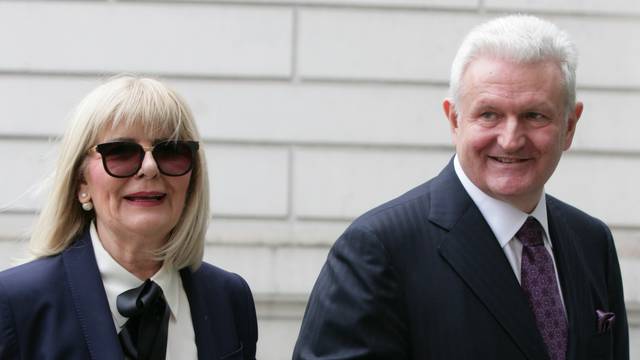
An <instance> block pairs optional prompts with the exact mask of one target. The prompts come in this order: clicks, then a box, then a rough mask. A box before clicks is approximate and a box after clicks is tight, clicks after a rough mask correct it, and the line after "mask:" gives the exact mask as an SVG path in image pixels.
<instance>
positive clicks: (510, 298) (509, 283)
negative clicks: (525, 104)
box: [429, 163, 548, 360]
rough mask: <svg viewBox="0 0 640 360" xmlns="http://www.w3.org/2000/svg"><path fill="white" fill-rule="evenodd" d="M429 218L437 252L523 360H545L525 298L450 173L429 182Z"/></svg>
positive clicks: (448, 169)
mask: <svg viewBox="0 0 640 360" xmlns="http://www.w3.org/2000/svg"><path fill="white" fill-rule="evenodd" d="M430 194H431V209H432V210H431V213H430V214H429V219H430V220H431V221H432V222H434V223H436V224H438V225H439V226H441V227H442V228H444V229H445V230H447V231H448V232H447V234H446V235H445V236H444V239H443V241H442V243H441V245H440V248H439V251H440V254H441V256H442V257H443V258H444V259H445V260H446V262H447V263H448V264H449V265H450V266H451V267H452V268H453V269H454V271H455V272H456V273H457V274H458V275H459V276H460V277H461V278H462V280H463V281H464V282H465V283H466V284H467V285H468V286H469V287H470V288H471V290H472V291H473V292H474V293H475V295H476V296H477V297H478V299H479V300H480V301H481V302H482V303H483V304H485V306H486V307H487V309H488V310H489V311H490V312H491V314H492V315H493V316H494V317H495V318H496V320H497V321H498V323H500V324H501V326H502V327H503V328H504V329H505V330H506V331H507V333H509V335H510V336H511V337H512V339H513V341H514V342H515V343H516V344H517V345H518V346H519V347H520V349H521V350H522V352H523V353H524V354H525V356H526V357H527V358H528V359H531V360H534V359H535V360H538V359H548V355H547V354H546V348H545V346H544V343H543V341H542V337H541V336H540V334H539V332H538V330H537V327H536V324H535V319H534V317H533V314H532V312H531V309H530V308H529V304H528V302H527V299H526V297H525V295H524V293H523V292H522V289H521V288H520V285H519V284H518V281H517V279H516V277H515V276H514V274H513V270H512V269H511V266H510V265H509V262H508V261H507V259H506V257H505V255H504V252H503V251H502V249H501V248H500V245H499V244H498V241H497V240H496V238H495V236H494V235H493V232H492V231H491V229H490V227H489V225H488V224H487V223H486V221H485V220H484V218H483V217H482V214H481V213H480V210H478V208H477V207H476V206H475V204H473V201H472V200H471V198H470V197H469V196H468V195H467V193H466V191H465V190H464V187H463V186H462V184H461V183H460V181H459V180H458V177H457V176H456V175H455V172H454V170H453V164H452V163H449V165H448V166H447V167H446V168H445V169H444V170H443V171H442V173H441V174H440V175H438V177H436V178H435V179H434V180H433V182H432V190H431V191H430Z"/></svg>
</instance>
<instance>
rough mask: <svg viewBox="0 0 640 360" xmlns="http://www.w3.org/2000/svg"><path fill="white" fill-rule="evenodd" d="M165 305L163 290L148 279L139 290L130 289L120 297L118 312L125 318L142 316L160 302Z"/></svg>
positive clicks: (117, 303)
mask: <svg viewBox="0 0 640 360" xmlns="http://www.w3.org/2000/svg"><path fill="white" fill-rule="evenodd" d="M159 301H161V305H164V303H165V300H164V295H163V293H162V288H161V287H160V286H159V285H158V284H156V283H155V282H153V281H151V280H150V279H147V280H146V281H145V282H144V283H142V285H140V286H138V287H137V288H133V289H129V290H127V291H125V292H123V293H122V294H120V295H118V297H117V299H116V307H117V308H118V312H119V313H120V314H122V316H125V317H128V318H130V317H133V316H139V315H142V314H144V313H146V312H148V311H150V310H152V309H154V308H156V307H158V305H159V304H158V302H159Z"/></svg>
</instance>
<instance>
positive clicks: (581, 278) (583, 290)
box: [547, 195, 595, 359]
mask: <svg viewBox="0 0 640 360" xmlns="http://www.w3.org/2000/svg"><path fill="white" fill-rule="evenodd" d="M554 201H555V199H553V198H552V197H550V196H548V195H547V218H548V221H549V235H550V236H551V241H552V243H553V255H554V257H555V261H556V268H557V270H558V276H559V278H560V287H561V288H562V297H563V299H564V304H565V309H566V311H567V318H568V319H569V344H568V349H567V359H579V358H581V357H580V354H578V349H579V348H580V344H578V340H579V339H585V338H588V336H589V334H588V333H587V334H582V333H581V332H582V331H584V330H585V329H590V328H591V327H593V326H594V323H595V309H594V308H593V307H592V306H590V303H589V301H588V299H590V296H591V295H590V291H589V288H588V285H587V286H585V284H589V282H588V281H587V279H586V278H585V271H584V269H586V267H585V266H584V260H583V258H582V256H581V253H580V252H579V251H578V249H577V248H576V244H577V243H578V241H579V239H578V236H577V235H576V233H575V232H574V231H573V230H572V229H571V227H570V226H569V224H567V223H566V222H565V221H564V219H563V217H562V214H561V211H560V209H559V208H558V207H557V206H555V205H554ZM584 355H586V354H584Z"/></svg>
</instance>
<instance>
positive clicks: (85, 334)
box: [0, 231, 258, 360]
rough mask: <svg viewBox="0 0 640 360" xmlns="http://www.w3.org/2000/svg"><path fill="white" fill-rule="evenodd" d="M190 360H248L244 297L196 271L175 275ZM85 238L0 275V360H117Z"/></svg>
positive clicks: (237, 288) (208, 270) (242, 288)
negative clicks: (187, 322) (188, 331)
mask: <svg viewBox="0 0 640 360" xmlns="http://www.w3.org/2000/svg"><path fill="white" fill-rule="evenodd" d="M180 275H181V277H182V284H183V286H184V290H185V292H186V294H187V298H188V299H189V306H190V307H191V319H192V322H193V327H194V332H195V337H196V346H197V349H198V359H225V360H230V359H244V360H246V359H252V360H253V359H255V352H256V342H257V338H258V330H257V323H256V313H255V306H254V303H253V297H252V295H251V290H250V289H249V286H248V285H247V283H246V282H245V281H244V280H243V279H242V278H241V277H240V276H238V275H236V274H233V273H230V272H226V271H224V270H222V269H219V268H217V267H215V266H213V265H210V264H207V263H203V264H202V266H200V268H198V270H197V271H195V272H192V271H191V270H190V269H188V268H185V269H182V270H181V271H180ZM123 358H124V356H123V353H122V350H121V347H120V344H119V342H118V336H117V333H116V330H115V326H114V323H113V318H112V316H111V311H110V310H109V304H108V302H107V297H106V293H105V290H104V286H103V285H102V279H101V278H100V273H99V270H98V265H97V263H96V259H95V255H94V252H93V247H92V245H91V239H90V235H89V232H88V231H87V232H85V234H84V235H83V236H81V237H80V238H79V239H78V240H77V241H75V242H74V243H73V244H72V245H71V246H70V247H69V248H67V249H66V250H64V251H63V252H62V253H61V254H59V255H56V256H51V257H47V258H41V259H38V260H35V261H32V262H29V263H27V264H24V265H20V266H17V267H14V268H11V269H8V270H6V271H3V272H0V359H3V360H4V359H11V360H13V359H60V360H62V359H82V360H84V359H95V360H99V359H103V360H113V359H123Z"/></svg>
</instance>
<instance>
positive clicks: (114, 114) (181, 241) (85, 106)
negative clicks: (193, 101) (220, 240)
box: [29, 75, 209, 270]
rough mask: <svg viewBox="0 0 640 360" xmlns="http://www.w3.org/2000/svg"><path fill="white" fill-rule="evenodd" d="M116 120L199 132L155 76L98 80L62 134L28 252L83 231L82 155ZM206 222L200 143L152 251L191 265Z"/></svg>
mask: <svg viewBox="0 0 640 360" xmlns="http://www.w3.org/2000/svg"><path fill="white" fill-rule="evenodd" d="M120 124H124V125H125V126H127V127H131V126H134V125H142V127H143V128H144V130H145V132H146V133H147V134H149V135H150V136H162V135H165V136H166V134H171V135H170V139H171V140H177V139H180V140H195V141H197V140H199V138H200V136H199V134H198V130H197V128H196V125H195V122H194V120H193V116H192V114H191V111H190V110H189V108H188V106H187V105H186V103H185V102H184V100H183V99H182V98H181V97H180V96H179V95H178V94H177V93H175V92H174V91H173V90H171V89H169V88H168V87H167V86H165V85H164V84H162V83H161V82H159V81H157V80H154V79H150V78H143V77H137V76H133V75H120V76H117V77H115V78H112V79H110V80H109V81H107V82H106V83H104V84H102V85H100V86H98V87H97V88H96V89H94V90H93V91H91V92H90V93H89V94H88V95H87V96H86V97H85V98H84V99H83V100H82V101H81V102H80V103H79V104H78V106H77V107H76V109H75V111H74V113H73V114H72V116H71V119H70V124H69V127H68V128H67V131H66V132H65V134H64V136H63V138H62V141H61V144H60V154H59V157H58V162H57V165H56V169H55V171H54V173H53V174H52V175H51V180H52V189H51V192H50V193H49V198H48V201H47V202H46V203H45V205H44V207H43V209H42V211H41V213H40V216H39V218H38V221H37V223H36V226H35V228H34V230H33V233H32V236H31V240H30V243H29V246H30V250H31V253H32V254H33V255H34V256H36V257H44V256H51V255H55V254H58V253H60V252H62V251H63V250H64V249H66V248H67V247H69V246H70V245H71V244H72V243H73V241H74V240H75V239H76V238H77V237H78V236H80V235H81V234H82V233H83V232H84V231H86V229H87V227H88V226H89V224H90V223H91V221H92V219H93V216H94V215H93V212H86V211H83V210H82V208H81V206H80V203H79V202H78V200H77V192H78V188H79V183H80V180H81V178H82V171H83V166H84V159H85V156H86V153H87V150H88V149H89V148H91V147H92V146H94V145H96V144H95V142H96V141H98V137H99V135H100V134H101V133H102V132H103V131H105V130H108V129H110V128H115V127H117V126H118V125H120ZM208 222H209V180H208V176H207V166H206V161H205V156H204V150H203V149H202V148H200V150H198V152H197V154H196V159H195V164H194V167H193V170H192V172H191V182H190V184H189V190H188V193H187V197H186V200H185V205H184V209H183V211H182V214H181V216H180V219H179V220H178V223H177V225H176V226H175V227H174V228H173V229H172V231H171V233H170V237H169V241H167V243H166V245H165V246H164V247H162V248H161V249H158V250H157V252H156V254H155V255H156V257H157V258H158V259H159V260H162V261H165V262H168V263H170V264H172V265H173V266H174V267H175V268H177V269H180V268H183V267H185V266H191V267H192V268H193V269H194V270H195V269H197V267H198V266H199V265H200V263H201V262H202V255H203V252H204V237H205V233H206V231H207V226H208Z"/></svg>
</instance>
